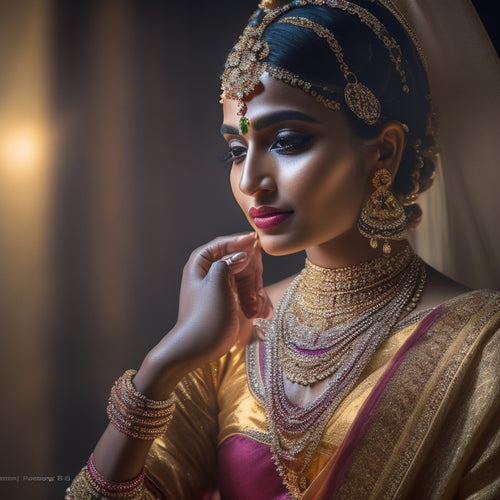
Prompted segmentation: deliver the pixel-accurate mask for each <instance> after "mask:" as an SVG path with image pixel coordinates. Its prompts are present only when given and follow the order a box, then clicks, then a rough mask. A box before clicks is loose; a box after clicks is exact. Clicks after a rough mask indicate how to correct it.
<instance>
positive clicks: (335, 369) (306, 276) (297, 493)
mask: <svg viewBox="0 0 500 500" xmlns="http://www.w3.org/2000/svg"><path fill="white" fill-rule="evenodd" d="M424 284H425V265H424V263H423V262H422V260H421V259H420V258H419V257H418V256H417V255H416V254H415V252H414V251H413V249H412V248H411V247H410V246H407V247H406V248H405V249H404V250H402V251H401V252H399V253H398V254H396V255H394V256H391V257H390V258H387V257H380V258H377V259H374V260H372V261H369V262H364V263H361V264H357V265H354V266H349V267H343V268H338V269H325V268H322V267H319V266H316V265H314V264H313V263H311V262H310V261H309V260H306V264H305V268H304V269H303V270H302V272H301V273H300V274H299V275H298V276H297V277H296V278H295V279H294V280H293V282H292V283H291V285H290V286H289V287H288V289H287V290H286V292H285V294H284V295H283V297H282V299H281V300H280V302H279V303H278V305H277V307H276V309H275V311H274V316H273V318H272V319H271V320H270V321H266V320H256V321H255V324H256V327H257V328H259V329H261V330H263V331H264V332H265V333H266V336H265V406H266V414H267V424H268V430H269V436H270V440H271V450H272V452H273V456H274V460H275V463H276V466H277V469H278V472H279V473H280V475H281V476H282V478H283V482H284V484H285V485H286V486H287V488H288V490H289V492H290V493H291V495H292V497H293V498H300V497H301V495H302V492H303V491H304V490H305V489H306V488H307V486H308V485H307V484H306V479H305V476H304V473H305V470H306V469H307V466H308V465H309V463H310V461H311V458H312V455H313V452H314V450H315V449H316V448H317V446H318V444H319V442H320V439H321V436H322V434H323V431H324V428H325V426H326V424H327V423H328V421H329V419H330V417H331V416H332V415H333V413H334V412H335V410H336V409H337V408H338V406H339V405H340V403H341V402H342V400H343V399H344V398H345V397H346V396H347V395H348V394H349V393H350V392H351V390H352V389H353V388H354V387H355V385H356V383H357V381H358V379H359V376H360V374H361V373H362V372H363V370H364V369H365V368H366V366H367V365H368V363H369V361H370V359H371V358H372V356H373V354H374V353H375V351H376V350H377V348H378V347H379V346H380V345H381V344H382V342H383V341H384V340H386V339H387V338H388V337H389V336H390V335H391V333H392V332H393V329H394V326H395V325H396V323H397V322H398V320H399V319H400V318H401V317H402V316H403V315H404V313H405V312H409V311H411V310H412V309H413V308H415V306H416V304H417V302H418V300H419V298H420V295H421V293H422V290H423V287H424ZM285 378H286V379H288V380H290V381H291V382H295V383H298V384H301V385H305V386H307V385H313V384H315V383H317V382H319V381H321V380H325V379H327V378H328V382H327V388H326V390H325V391H324V392H323V393H322V394H321V395H320V396H319V397H318V398H316V399H315V400H314V401H312V402H310V403H308V404H307V405H305V406H303V407H302V406H297V405H295V404H293V403H291V402H290V401H289V400H288V398H287V396H286V393H285V386H284V379H285Z"/></svg>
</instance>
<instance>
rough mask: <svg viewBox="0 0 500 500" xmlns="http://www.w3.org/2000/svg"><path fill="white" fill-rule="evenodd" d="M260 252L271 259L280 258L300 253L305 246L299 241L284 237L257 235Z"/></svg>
mask: <svg viewBox="0 0 500 500" xmlns="http://www.w3.org/2000/svg"><path fill="white" fill-rule="evenodd" d="M259 240H260V246H261V247H262V250H263V251H264V252H266V253H267V254H269V255H272V256H273V257H282V256H284V255H292V254H294V253H299V252H302V251H303V250H305V249H306V248H307V245H304V243H303V242H302V243H301V242H299V241H293V239H292V238H287V237H285V236H284V235H270V234H259Z"/></svg>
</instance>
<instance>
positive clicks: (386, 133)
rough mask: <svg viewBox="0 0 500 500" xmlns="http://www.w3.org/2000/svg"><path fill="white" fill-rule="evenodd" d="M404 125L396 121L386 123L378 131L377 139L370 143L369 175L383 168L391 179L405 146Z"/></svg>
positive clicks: (396, 169)
mask: <svg viewBox="0 0 500 500" xmlns="http://www.w3.org/2000/svg"><path fill="white" fill-rule="evenodd" d="M405 129H406V130H407V127H406V125H403V124H402V123H400V122H397V121H390V122H387V123H386V124H385V125H384V126H383V127H382V130H381V131H380V134H379V135H378V137H377V138H375V139H373V141H371V146H372V148H373V149H372V155H371V160H372V161H371V162H370V163H371V165H370V170H371V173H374V172H376V171H377V170H380V169H381V168H385V169H387V170H389V172H390V173H391V175H392V178H393V179H394V177H395V176H396V173H397V171H398V168H399V164H400V163H401V157H402V156H403V151H404V148H405V145H406V134H405Z"/></svg>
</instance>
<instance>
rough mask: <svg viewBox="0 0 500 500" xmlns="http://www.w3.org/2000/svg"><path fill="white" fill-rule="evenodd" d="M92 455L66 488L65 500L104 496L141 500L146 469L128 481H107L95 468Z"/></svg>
mask: <svg viewBox="0 0 500 500" xmlns="http://www.w3.org/2000/svg"><path fill="white" fill-rule="evenodd" d="M92 457H93V455H90V457H89V460H88V462H87V465H86V466H85V467H84V468H83V469H82V470H81V472H80V473H79V474H78V475H77V476H76V478H75V479H74V481H73V484H72V485H71V486H70V487H69V488H68V489H67V490H66V495H65V497H64V499H65V500H103V499H106V498H124V499H127V500H141V498H143V493H144V478H145V476H146V471H144V470H143V471H142V472H141V474H139V475H138V476H137V477H136V478H134V479H131V480H130V481H123V482H114V481H109V480H108V479H106V478H105V477H104V476H102V475H101V474H100V473H99V471H98V470H97V469H96V468H95V465H94V463H93V461H92Z"/></svg>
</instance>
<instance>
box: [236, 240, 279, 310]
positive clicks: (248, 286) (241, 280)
mask: <svg viewBox="0 0 500 500" xmlns="http://www.w3.org/2000/svg"><path fill="white" fill-rule="evenodd" d="M262 273H263V266H262V252H261V248H260V244H259V242H258V241H256V242H255V243H254V245H253V252H252V255H251V256H250V262H249V263H248V265H247V266H246V268H245V270H244V271H243V272H242V273H240V274H238V275H237V276H236V277H235V278H236V286H237V292H238V297H239V301H240V305H241V308H242V310H243V312H244V314H245V316H246V317H247V318H255V317H257V316H259V317H267V316H268V315H269V314H270V311H271V310H272V306H271V301H270V300H269V297H268V296H267V293H266V292H265V290H264V283H263V279H262Z"/></svg>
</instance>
